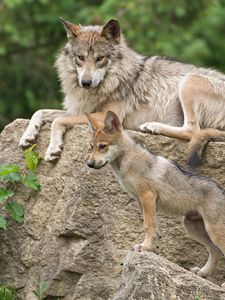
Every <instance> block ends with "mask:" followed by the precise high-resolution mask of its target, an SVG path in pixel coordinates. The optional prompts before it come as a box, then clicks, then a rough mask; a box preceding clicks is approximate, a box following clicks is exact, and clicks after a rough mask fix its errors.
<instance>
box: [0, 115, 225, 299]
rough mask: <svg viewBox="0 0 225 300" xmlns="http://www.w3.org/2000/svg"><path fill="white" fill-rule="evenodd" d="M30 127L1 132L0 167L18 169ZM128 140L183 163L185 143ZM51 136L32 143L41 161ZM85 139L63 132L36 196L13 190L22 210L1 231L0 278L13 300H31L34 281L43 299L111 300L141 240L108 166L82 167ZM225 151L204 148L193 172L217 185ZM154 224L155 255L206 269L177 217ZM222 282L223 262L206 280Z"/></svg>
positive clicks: (17, 124) (84, 130) (85, 133)
mask: <svg viewBox="0 0 225 300" xmlns="http://www.w3.org/2000/svg"><path fill="white" fill-rule="evenodd" d="M28 122H29V121H28V120H16V121H14V122H13V123H12V124H10V125H8V126H7V127H6V128H5V129H4V130H3V132H2V133H1V136H0V152H1V157H0V163H9V162H17V163H20V164H21V165H24V159H23V151H22V150H21V149H19V148H18V142H19V139H20V137H21V135H22V133H23V131H24V130H25V128H26V126H27V125H28ZM131 134H132V135H133V136H134V137H135V138H137V139H138V140H139V141H140V142H142V143H143V144H144V146H145V147H146V148H148V149H150V150H152V151H153V152H155V153H157V154H162V155H164V156H166V157H168V158H170V159H173V160H175V161H179V162H181V163H183V164H184V163H185V161H186V147H187V143H186V142H182V141H178V140H174V139H170V138H166V137H161V136H151V135H147V134H142V133H137V132H131ZM49 136H50V125H49V124H47V125H45V126H44V127H43V128H42V130H41V134H40V137H39V138H38V139H37V151H38V152H39V153H40V154H41V155H42V156H44V153H45V151H46V149H47V145H48V142H49ZM90 138H91V133H90V132H89V130H88V127H87V126H76V127H74V128H73V129H71V130H70V131H68V132H67V134H66V136H65V146H64V149H63V152H62V156H61V158H60V160H59V161H58V162H57V163H56V164H53V163H46V162H44V161H42V162H41V163H40V166H39V168H38V175H39V178H40V181H41V191H40V192H37V193H36V192H31V191H29V190H28V189H26V188H25V187H21V188H19V189H18V191H17V199H18V200H19V201H20V202H21V203H23V205H24V206H25V222H24V224H23V225H20V226H19V225H18V224H15V223H14V222H13V221H10V226H9V228H8V229H7V230H6V231H4V232H3V231H1V233H0V238H1V243H0V253H1V260H0V276H1V278H2V279H3V281H4V282H5V283H8V284H12V285H14V286H15V287H16V288H17V289H18V293H17V294H18V296H17V299H18V300H19V299H21V300H32V299H34V297H33V295H32V290H33V289H34V287H35V283H36V280H37V278H38V276H39V275H41V276H42V278H44V280H45V281H47V282H48V284H49V289H48V293H47V298H46V299H49V300H50V299H58V298H59V299H64V300H71V299H73V300H78V299H79V300H82V299H85V300H86V299H93V300H96V299H113V296H114V295H115V293H116V289H117V287H118V285H119V281H120V277H121V272H122V265H121V264H122V262H123V260H124V258H125V257H126V255H127V253H128V251H129V250H130V249H131V248H132V245H134V244H135V243H138V242H140V241H142V239H143V236H144V234H143V229H142V212H141V209H140V206H139V204H138V203H136V202H135V201H134V200H133V199H130V197H129V196H128V195H127V194H126V193H125V192H123V191H122V190H121V188H120V186H119V185H118V183H117V181H116V180H115V178H114V177H113V175H112V172H111V170H110V167H109V166H107V167H105V168H103V169H102V170H98V171H96V170H94V171H92V170H90V169H88V167H86V165H85V160H86V157H87V153H88V148H89V140H90ZM224 153H225V144H223V143H210V144H209V145H208V147H207V150H206V152H205V155H204V157H203V164H202V167H201V168H200V170H199V171H200V172H201V173H203V174H205V175H207V176H209V177H212V178H214V179H216V180H218V181H219V182H220V184H221V185H222V186H223V187H225V176H224V174H225V163H224ZM158 223H159V229H160V233H161V236H162V238H161V240H160V255H161V256H164V257H165V258H167V259H168V260H170V261H172V262H174V263H177V264H178V265H179V266H181V267H184V268H186V269H189V268H190V267H192V266H196V265H200V266H201V265H203V264H204V262H205V261H206V258H207V253H206V250H205V249H204V248H203V247H202V246H201V245H199V244H197V243H196V242H194V241H192V240H191V239H190V238H188V237H187V235H186V234H185V232H184V229H183V228H182V226H181V218H177V217H176V218H175V217H172V216H165V215H164V214H158ZM159 262H160V260H159ZM190 274H191V273H190ZM190 276H194V275H192V274H191V275H190ZM224 276H225V271H224V260H222V262H221V263H220V266H219V267H218V270H217V271H216V272H215V273H214V274H213V276H212V277H210V278H209V280H210V281H213V282H214V283H216V284H221V283H222V282H223V281H225V280H224ZM158 299H159V298H158Z"/></svg>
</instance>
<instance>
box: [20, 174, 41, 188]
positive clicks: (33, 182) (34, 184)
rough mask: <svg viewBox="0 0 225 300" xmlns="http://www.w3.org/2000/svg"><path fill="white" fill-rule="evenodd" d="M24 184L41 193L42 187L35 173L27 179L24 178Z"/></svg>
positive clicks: (26, 177)
mask: <svg viewBox="0 0 225 300" xmlns="http://www.w3.org/2000/svg"><path fill="white" fill-rule="evenodd" d="M22 182H23V184H24V185H26V186H27V187H29V188H31V189H33V190H34V191H39V190H40V188H41V186H40V182H39V180H38V177H37V175H36V174H35V173H29V174H27V175H26V176H25V177H23V181H22Z"/></svg>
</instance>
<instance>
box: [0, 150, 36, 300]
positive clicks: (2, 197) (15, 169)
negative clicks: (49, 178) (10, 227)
mask: <svg viewBox="0 0 225 300" xmlns="http://www.w3.org/2000/svg"><path fill="white" fill-rule="evenodd" d="M34 147H35V145H33V146H32V147H30V148H29V149H27V150H25V151H24V158H25V162H26V167H27V170H26V171H25V172H24V173H22V172H21V170H20V167H19V165H18V164H2V165H0V182H1V181H2V182H4V183H5V184H6V183H8V184H11V187H10V186H9V187H7V188H5V187H0V208H2V207H3V205H4V208H5V211H6V212H7V213H8V214H9V215H10V217H11V218H12V219H13V220H14V221H16V222H17V223H23V220H24V209H23V205H22V204H21V203H19V202H17V201H16V200H15V199H14V196H15V195H16V189H17V187H18V185H19V184H23V185H25V186H26V187H28V188H30V189H32V190H34V191H39V190H40V188H41V186H40V182H39V179H38V177H37V174H36V173H35V171H36V169H37V165H38V162H39V160H40V157H39V155H38V153H37V152H35V151H34ZM12 187H13V190H12ZM6 226H7V222H6V218H5V216H3V215H0V228H2V229H6ZM0 299H1V298H0Z"/></svg>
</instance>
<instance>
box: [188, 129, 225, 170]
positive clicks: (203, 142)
mask: <svg viewBox="0 0 225 300" xmlns="http://www.w3.org/2000/svg"><path fill="white" fill-rule="evenodd" d="M210 141H214V142H218V141H222V142H224V141H225V132H224V131H220V130H217V129H214V128H208V129H202V130H200V131H199V132H198V133H195V134H194V135H193V136H192V138H191V140H190V143H189V147H188V153H189V158H188V164H189V165H190V166H191V167H192V168H195V167H196V166H198V165H199V164H200V161H201V158H202V153H203V151H204V149H205V147H206V146H207V144H208V143H209V142H210Z"/></svg>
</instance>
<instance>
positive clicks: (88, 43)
mask: <svg viewBox="0 0 225 300" xmlns="http://www.w3.org/2000/svg"><path fill="white" fill-rule="evenodd" d="M61 21H62V22H63V24H64V27H65V29H66V32H67V37H68V41H69V43H68V45H67V51H68V52H69V57H70V59H71V61H72V63H73V64H74V67H75V70H76V72H77V76H78V81H79V85H80V86H81V87H83V88H85V89H89V88H94V87H96V86H97V85H98V84H99V83H100V82H101V81H102V80H103V78H104V76H105V74H106V72H107V70H108V69H109V67H110V64H111V62H112V55H114V56H115V55H116V52H117V50H116V48H117V47H118V45H119V44H120V39H121V33H120V25H119V22H118V21H116V20H110V21H109V22H108V23H106V24H105V25H104V26H102V27H101V26H81V25H76V24H73V23H71V22H69V21H66V20H63V19H62V18H61Z"/></svg>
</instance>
